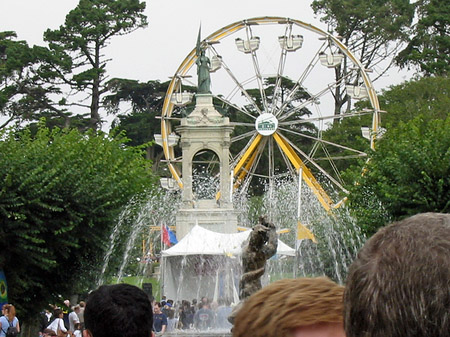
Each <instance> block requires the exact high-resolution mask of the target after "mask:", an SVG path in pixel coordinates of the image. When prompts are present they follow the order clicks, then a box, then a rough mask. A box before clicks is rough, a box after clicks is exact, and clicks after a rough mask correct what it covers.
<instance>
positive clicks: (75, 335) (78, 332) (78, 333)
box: [73, 323, 82, 337]
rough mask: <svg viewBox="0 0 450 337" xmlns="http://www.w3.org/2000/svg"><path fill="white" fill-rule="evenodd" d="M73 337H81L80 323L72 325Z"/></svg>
mask: <svg viewBox="0 0 450 337" xmlns="http://www.w3.org/2000/svg"><path fill="white" fill-rule="evenodd" d="M73 337H82V329H81V323H75V324H74V330H73Z"/></svg>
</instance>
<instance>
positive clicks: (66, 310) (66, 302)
mask: <svg viewBox="0 0 450 337" xmlns="http://www.w3.org/2000/svg"><path fill="white" fill-rule="evenodd" d="M63 303H64V304H63V305H62V306H61V310H62V312H63V321H64V326H65V327H66V329H67V330H68V329H69V327H70V323H69V313H70V301H69V300H64V302H63Z"/></svg>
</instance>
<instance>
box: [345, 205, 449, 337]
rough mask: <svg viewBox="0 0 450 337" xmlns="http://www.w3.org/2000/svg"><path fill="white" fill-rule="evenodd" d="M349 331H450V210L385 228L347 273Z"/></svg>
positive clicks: (439, 335) (373, 335) (373, 334)
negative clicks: (446, 212)
mask: <svg viewBox="0 0 450 337" xmlns="http://www.w3.org/2000/svg"><path fill="white" fill-rule="evenodd" d="M344 305H345V318H344V319H345V331H346V334H347V336H348V337H356V336H357V337H377V336H380V337H381V336H383V337H400V336H402V337H403V336H408V337H419V336H420V337H425V336H427V337H431V336H433V337H444V336H446V337H448V336H450V214H439V213H423V214H418V215H415V216H412V217H409V218H406V219H404V220H402V221H399V222H395V223H392V224H390V225H388V226H386V227H384V228H381V229H380V230H379V231H378V232H377V233H376V234H375V235H373V236H372V237H371V238H370V239H369V240H367V242H366V243H365V244H364V246H363V248H362V249H361V250H360V251H359V253H358V256H357V258H356V260H355V261H354V262H353V263H352V264H351V266H350V268H349V273H348V276H347V282H346V290H345V297H344Z"/></svg>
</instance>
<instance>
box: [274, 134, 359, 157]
mask: <svg viewBox="0 0 450 337" xmlns="http://www.w3.org/2000/svg"><path fill="white" fill-rule="evenodd" d="M279 129H280V130H282V131H284V132H286V133H292V134H295V135H297V136H300V137H304V138H308V139H312V140H315V141H317V142H319V143H322V144H328V145H331V146H334V147H337V148H339V149H342V150H347V151H351V152H355V153H357V154H358V155H359V156H361V157H365V156H367V154H366V153H365V152H363V151H359V150H356V149H353V148H351V147H348V146H344V145H340V144H337V143H333V142H330V141H327V140H325V139H322V138H319V137H314V136H311V135H307V134H305V133H302V132H298V131H294V130H290V129H285V128H279Z"/></svg>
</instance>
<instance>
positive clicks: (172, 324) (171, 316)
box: [166, 309, 178, 332]
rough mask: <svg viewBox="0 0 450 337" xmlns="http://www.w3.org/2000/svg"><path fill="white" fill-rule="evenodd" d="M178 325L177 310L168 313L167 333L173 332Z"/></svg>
mask: <svg viewBox="0 0 450 337" xmlns="http://www.w3.org/2000/svg"><path fill="white" fill-rule="evenodd" d="M177 325H178V318H176V317H175V310H173V309H170V310H168V311H167V329H166V331H167V332H173V331H174V330H175V328H176V327H177Z"/></svg>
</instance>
